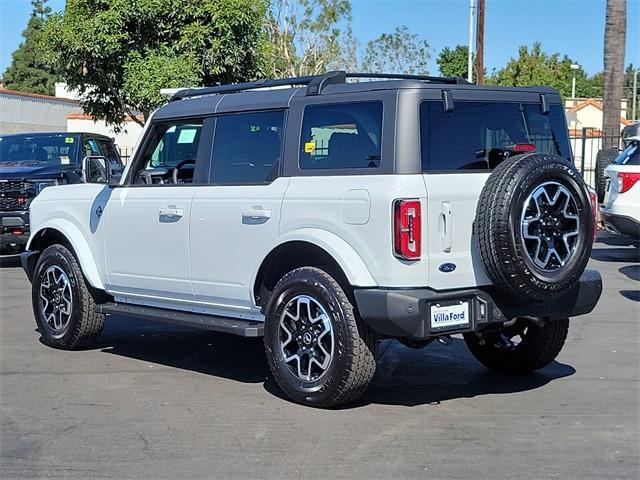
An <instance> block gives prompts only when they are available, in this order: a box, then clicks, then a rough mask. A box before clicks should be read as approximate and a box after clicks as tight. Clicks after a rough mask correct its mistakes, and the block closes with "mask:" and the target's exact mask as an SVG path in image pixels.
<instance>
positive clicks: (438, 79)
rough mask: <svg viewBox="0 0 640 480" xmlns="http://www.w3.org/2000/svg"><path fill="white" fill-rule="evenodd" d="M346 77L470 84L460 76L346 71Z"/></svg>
mask: <svg viewBox="0 0 640 480" xmlns="http://www.w3.org/2000/svg"><path fill="white" fill-rule="evenodd" d="M346 77H347V78H382V79H385V78H386V79H389V80H422V81H423V82H429V83H446V84H457V85H471V83H469V82H468V81H467V80H466V79H464V78H462V77H433V76H430V75H411V74H404V73H365V72H355V73H347V74H346Z"/></svg>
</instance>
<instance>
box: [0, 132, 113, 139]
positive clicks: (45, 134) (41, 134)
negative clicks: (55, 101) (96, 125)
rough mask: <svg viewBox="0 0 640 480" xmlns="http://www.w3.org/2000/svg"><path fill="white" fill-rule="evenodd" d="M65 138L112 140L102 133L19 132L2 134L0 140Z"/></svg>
mask: <svg viewBox="0 0 640 480" xmlns="http://www.w3.org/2000/svg"><path fill="white" fill-rule="evenodd" d="M56 135H59V136H65V137H78V136H80V135H91V136H93V137H102V138H108V139H109V140H111V137H109V136H108V135H103V134H101V133H92V132H18V133H5V134H0V138H5V137H53V136H56Z"/></svg>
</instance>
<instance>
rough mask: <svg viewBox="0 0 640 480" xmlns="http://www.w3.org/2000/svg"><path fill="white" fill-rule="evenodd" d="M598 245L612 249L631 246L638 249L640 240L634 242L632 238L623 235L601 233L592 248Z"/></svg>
mask: <svg viewBox="0 0 640 480" xmlns="http://www.w3.org/2000/svg"><path fill="white" fill-rule="evenodd" d="M599 243H602V244H604V245H610V246H614V247H630V246H633V247H637V248H640V240H636V239H634V238H632V237H627V236H624V235H612V234H610V233H609V232H601V233H599V234H598V238H597V239H596V241H595V244H594V246H597V245H598V244H599Z"/></svg>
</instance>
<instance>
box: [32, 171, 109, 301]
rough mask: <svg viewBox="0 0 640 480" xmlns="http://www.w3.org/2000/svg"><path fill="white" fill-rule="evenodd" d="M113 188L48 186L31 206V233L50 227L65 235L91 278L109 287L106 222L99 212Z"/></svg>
mask: <svg viewBox="0 0 640 480" xmlns="http://www.w3.org/2000/svg"><path fill="white" fill-rule="evenodd" d="M110 192H111V189H110V188H109V187H107V186H105V185H97V184H85V183H79V184H74V185H64V186H58V187H47V188H45V189H44V190H43V191H42V192H41V193H40V194H39V195H38V196H37V197H36V198H35V199H34V200H33V201H32V202H31V205H30V208H29V212H30V214H29V217H30V223H31V236H30V237H29V242H28V244H27V250H29V249H30V248H31V243H32V241H33V238H34V236H35V235H36V234H37V233H39V232H41V231H42V230H44V229H47V228H50V229H54V230H57V231H59V232H60V233H62V235H64V236H65V237H66V238H67V239H68V240H69V242H70V243H71V246H72V247H73V249H74V251H75V252H76V255H77V256H78V261H79V263H80V266H81V267H82V271H83V272H84V274H85V276H86V278H87V281H88V282H89V283H90V284H91V285H93V286H94V287H96V288H99V289H105V283H106V276H105V272H106V267H105V264H104V259H105V255H104V250H103V245H104V242H103V237H104V224H103V222H102V221H101V218H100V217H99V216H98V215H97V213H96V212H97V209H98V207H102V208H104V204H105V203H106V200H107V198H108V197H109V194H110Z"/></svg>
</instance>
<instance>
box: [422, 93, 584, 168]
mask: <svg viewBox="0 0 640 480" xmlns="http://www.w3.org/2000/svg"><path fill="white" fill-rule="evenodd" d="M420 127H421V128H420V137H421V145H422V169H423V171H427V170H431V171H433V170H459V169H480V170H486V169H492V168H495V167H496V166H497V164H498V163H500V161H502V160H504V158H505V156H504V155H503V154H504V153H505V152H507V151H511V150H512V149H513V148H514V146H515V145H516V144H532V145H534V146H535V151H536V152H539V153H550V154H554V155H559V156H561V157H564V158H566V159H568V160H571V148H570V146H569V140H568V132H567V127H566V122H565V119H564V111H563V110H562V107H561V106H560V105H552V106H551V108H550V111H549V113H547V114H543V113H542V112H541V111H540V104H538V103H536V104H523V103H518V102H466V101H456V102H455V104H454V108H453V110H452V111H446V110H445V109H444V106H443V103H442V102H441V101H425V102H422V104H421V105H420Z"/></svg>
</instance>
